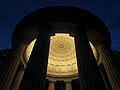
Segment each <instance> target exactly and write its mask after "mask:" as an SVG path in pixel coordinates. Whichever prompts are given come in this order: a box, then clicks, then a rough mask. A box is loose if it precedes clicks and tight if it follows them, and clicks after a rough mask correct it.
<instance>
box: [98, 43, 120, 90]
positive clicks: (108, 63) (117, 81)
mask: <svg viewBox="0 0 120 90" xmlns="http://www.w3.org/2000/svg"><path fill="white" fill-rule="evenodd" d="M97 48H98V50H99V52H100V55H101V60H102V63H103V65H104V68H105V70H106V73H107V76H108V79H109V81H110V84H111V87H112V89H113V90H120V73H119V72H118V71H119V70H118V68H117V66H116V65H115V64H114V62H113V60H114V59H113V57H112V55H111V50H110V49H109V48H108V47H106V46H105V44H104V43H103V42H99V43H98V45H97Z"/></svg>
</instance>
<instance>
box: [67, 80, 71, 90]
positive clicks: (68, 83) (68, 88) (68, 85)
mask: <svg viewBox="0 0 120 90" xmlns="http://www.w3.org/2000/svg"><path fill="white" fill-rule="evenodd" d="M66 90H72V83H71V81H69V82H66Z"/></svg>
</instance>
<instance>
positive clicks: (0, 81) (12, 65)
mask: <svg viewBox="0 0 120 90" xmlns="http://www.w3.org/2000/svg"><path fill="white" fill-rule="evenodd" d="M24 49H25V45H24V44H23V43H20V42H19V43H18V46H16V47H14V48H12V51H11V53H10V55H9V56H8V57H7V62H6V63H7V66H5V68H4V69H3V70H4V71H2V72H3V73H2V75H1V76H0V77H1V78H0V90H9V88H10V86H11V84H12V81H13V78H14V76H15V73H16V70H17V68H18V65H19V63H20V60H21V55H22V54H23V52H24Z"/></svg>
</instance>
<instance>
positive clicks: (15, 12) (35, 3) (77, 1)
mask: <svg viewBox="0 0 120 90" xmlns="http://www.w3.org/2000/svg"><path fill="white" fill-rule="evenodd" d="M61 5H62V6H74V7H79V8H82V9H85V10H87V11H89V12H91V13H93V14H95V15H96V16H98V17H99V18H100V19H101V20H102V21H103V22H104V23H105V24H106V25H107V27H108V29H109V31H110V34H111V37H112V48H114V49H120V0H1V1H0V50H2V49H6V48H11V36H12V32H13V29H14V28H15V26H16V24H17V23H18V22H19V21H20V20H21V19H22V18H23V17H24V16H25V15H27V14H29V13H31V12H32V11H34V10H37V9H39V8H43V7H47V6H61Z"/></svg>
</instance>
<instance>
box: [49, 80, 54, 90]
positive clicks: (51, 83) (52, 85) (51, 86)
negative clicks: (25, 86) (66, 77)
mask: <svg viewBox="0 0 120 90" xmlns="http://www.w3.org/2000/svg"><path fill="white" fill-rule="evenodd" d="M48 90H55V82H54V81H49V86H48Z"/></svg>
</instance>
